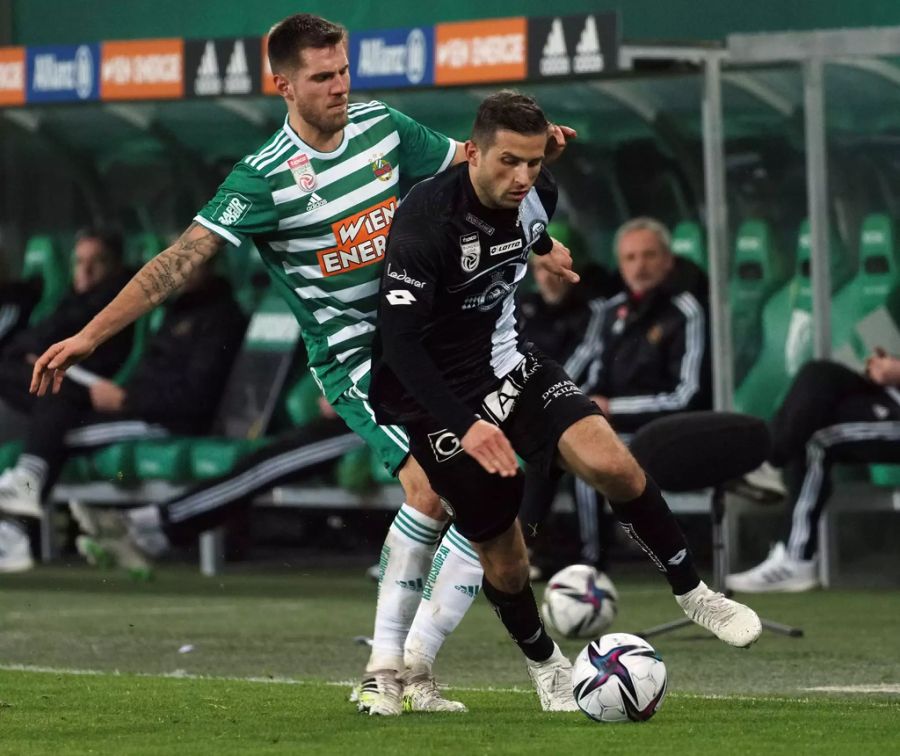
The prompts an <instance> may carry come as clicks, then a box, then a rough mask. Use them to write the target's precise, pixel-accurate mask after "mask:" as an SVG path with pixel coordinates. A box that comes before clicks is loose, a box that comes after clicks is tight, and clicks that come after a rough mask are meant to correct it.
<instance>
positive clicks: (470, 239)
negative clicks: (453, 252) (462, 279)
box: [459, 233, 481, 273]
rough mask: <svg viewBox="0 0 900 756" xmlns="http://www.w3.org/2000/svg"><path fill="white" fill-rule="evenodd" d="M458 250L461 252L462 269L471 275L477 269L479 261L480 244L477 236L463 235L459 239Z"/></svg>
mask: <svg viewBox="0 0 900 756" xmlns="http://www.w3.org/2000/svg"><path fill="white" fill-rule="evenodd" d="M459 249H460V251H461V252H462V259H461V260H460V263H461V264H462V269H463V270H464V271H466V273H471V272H472V271H473V270H475V268H477V267H478V263H479V261H480V260H481V242H480V241H479V240H478V234H477V233H474V234H463V235H462V236H460V237H459Z"/></svg>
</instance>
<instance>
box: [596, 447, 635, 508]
mask: <svg viewBox="0 0 900 756" xmlns="http://www.w3.org/2000/svg"><path fill="white" fill-rule="evenodd" d="M585 482H586V483H588V484H590V485H591V486H592V487H593V488H595V489H597V490H598V491H599V492H600V493H602V494H603V495H604V496H606V497H607V498H609V499H612V500H613V501H631V500H632V499H636V498H637V497H638V496H640V495H641V493H643V491H644V486H645V485H646V477H645V475H644V471H643V470H642V469H641V466H640V465H639V464H638V463H637V460H635V458H634V457H633V456H632V455H631V452H629V451H628V450H627V449H626V448H625V447H624V446H622V447H621V448H619V449H616V450H615V451H614V452H613V453H611V454H606V455H604V458H603V459H602V460H597V461H596V462H595V463H594V464H592V465H591V469H590V473H589V476H588V479H587V480H586V481H585Z"/></svg>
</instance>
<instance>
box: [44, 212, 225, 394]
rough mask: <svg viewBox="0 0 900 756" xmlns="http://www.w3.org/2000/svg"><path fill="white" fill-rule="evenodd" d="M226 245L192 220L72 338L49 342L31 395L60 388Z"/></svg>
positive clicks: (219, 237)
mask: <svg viewBox="0 0 900 756" xmlns="http://www.w3.org/2000/svg"><path fill="white" fill-rule="evenodd" d="M223 246H225V240H224V239H223V238H222V237H221V236H219V235H218V234H215V233H213V232H212V231H210V230H209V229H208V228H205V227H204V226H201V225H200V224H198V223H192V224H191V225H190V226H189V227H188V229H187V230H186V231H185V232H184V233H183V234H182V235H181V236H180V237H179V238H178V240H177V241H176V242H175V243H174V244H173V245H172V246H171V247H169V248H168V249H165V250H163V251H162V252H160V253H159V254H158V255H157V256H156V257H154V258H153V259H152V260H150V262H148V263H147V264H146V265H144V267H143V268H141V269H140V270H139V271H138V272H137V273H136V274H135V275H134V277H133V278H132V279H131V280H130V281H129V282H128V283H127V284H126V285H125V287H124V288H123V289H122V291H120V292H119V293H118V294H117V295H116V297H115V298H114V299H113V300H112V302H110V303H109V304H108V305H107V306H106V307H104V308H103V309H102V310H101V311H100V312H98V313H97V315H96V316H94V318H93V319H92V320H91V321H90V323H88V324H87V325H86V326H85V327H84V328H82V329H81V331H79V332H78V333H77V334H75V335H74V336H72V337H70V338H68V339H64V340H63V341H59V342H57V343H56V344H53V345H52V346H50V347H49V348H48V349H47V351H45V352H44V353H43V354H42V355H41V356H40V357H38V360H37V362H35V364H34V370H33V371H32V374H31V389H30V390H31V393H32V394H37V395H38V396H43V395H44V394H46V393H47V389H48V388H50V387H51V386H52V388H53V393H57V392H58V391H59V388H60V386H61V385H62V381H63V378H64V377H65V371H66V369H67V368H69V367H71V366H72V365H74V364H76V363H78V362H81V361H82V360H84V359H86V358H87V357H89V356H90V355H91V354H92V353H93V352H94V350H95V349H96V348H97V347H98V346H100V345H101V344H102V343H103V342H104V341H106V340H107V339H110V338H112V337H113V336H115V335H116V334H117V333H118V332H119V331H121V330H122V329H123V328H125V327H126V326H128V325H130V324H131V323H133V322H134V321H135V320H137V319H138V318H139V317H141V315H144V314H146V313H148V312H150V310H152V309H153V308H154V307H156V306H157V305H159V304H161V303H162V302H164V301H165V300H166V298H167V297H168V296H169V295H170V294H171V293H172V292H174V291H176V290H177V289H178V288H179V287H180V286H181V285H182V284H183V283H184V282H185V281H186V280H187V277H188V276H189V275H190V274H191V271H193V270H194V269H195V268H197V267H198V266H199V265H202V264H203V263H204V262H206V261H207V260H208V259H209V258H210V257H212V256H213V255H214V254H215V253H216V252H218V251H219V250H220V249H221V248H222V247H223Z"/></svg>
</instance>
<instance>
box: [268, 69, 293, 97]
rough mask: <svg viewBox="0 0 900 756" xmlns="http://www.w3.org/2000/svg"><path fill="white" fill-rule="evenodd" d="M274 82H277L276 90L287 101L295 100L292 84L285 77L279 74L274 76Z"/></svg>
mask: <svg viewBox="0 0 900 756" xmlns="http://www.w3.org/2000/svg"><path fill="white" fill-rule="evenodd" d="M272 80H273V81H274V82H275V89H277V90H278V94H280V95H281V96H282V97H283V98H284V99H285V100H293V99H294V88H293V87H292V86H291V83H290V82H289V81H288V80H287V78H286V77H285V76H283V75H282V74H278V73H277V74H272Z"/></svg>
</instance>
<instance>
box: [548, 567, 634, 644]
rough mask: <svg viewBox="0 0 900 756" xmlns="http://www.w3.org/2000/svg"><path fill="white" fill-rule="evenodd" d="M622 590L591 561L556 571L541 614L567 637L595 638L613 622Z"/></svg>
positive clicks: (549, 584) (553, 627) (549, 585)
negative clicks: (618, 589) (590, 563)
mask: <svg viewBox="0 0 900 756" xmlns="http://www.w3.org/2000/svg"><path fill="white" fill-rule="evenodd" d="M618 600H619V594H618V593H617V592H616V587H615V586H614V585H613V583H612V580H610V579H609V578H608V577H607V576H606V575H605V574H604V573H602V572H599V571H598V570H597V569H595V568H594V567H591V566H590V565H588V564H572V565H570V566H568V567H566V568H565V569H563V570H560V571H559V572H557V573H556V574H555V575H554V576H553V577H552V578H550V580H549V582H548V583H547V587H546V588H545V589H544V601H543V603H542V604H541V615H542V616H543V617H544V622H546V623H547V624H548V625H549V626H550V627H551V628H552V629H554V630H556V631H558V632H559V633H561V634H562V635H564V636H566V638H596V637H598V636H599V635H600V634H601V633H602V632H603V631H604V630H606V629H608V628H609V626H610V625H612V622H613V620H614V619H615V618H616V613H617V612H618Z"/></svg>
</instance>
